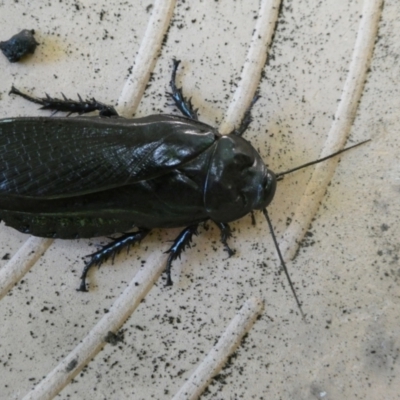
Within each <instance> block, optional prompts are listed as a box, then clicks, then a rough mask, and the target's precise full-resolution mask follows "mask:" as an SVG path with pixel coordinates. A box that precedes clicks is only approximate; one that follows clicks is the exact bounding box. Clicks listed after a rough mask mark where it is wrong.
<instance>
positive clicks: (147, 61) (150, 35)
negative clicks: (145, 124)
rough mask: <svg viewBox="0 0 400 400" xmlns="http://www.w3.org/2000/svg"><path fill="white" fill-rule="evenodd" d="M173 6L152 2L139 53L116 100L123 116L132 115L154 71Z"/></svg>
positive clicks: (160, 0) (172, 2)
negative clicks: (151, 9) (151, 10)
mask: <svg viewBox="0 0 400 400" xmlns="http://www.w3.org/2000/svg"><path fill="white" fill-rule="evenodd" d="M174 6H175V0H156V1H155V2H154V6H153V12H152V14H151V17H150V20H149V24H148V26H147V29H146V32H145V34H144V37H143V39H142V42H141V45H140V48H139V52H138V54H137V56H136V57H135V61H134V63H133V68H132V72H131V74H130V75H129V76H128V78H127V80H126V82H125V85H124V87H123V89H122V93H121V95H120V96H119V99H118V104H119V106H120V107H122V115H123V116H130V115H132V113H133V112H134V111H135V110H136V109H137V107H138V105H139V102H140V99H141V98H142V96H143V93H144V90H145V88H146V85H147V82H148V80H149V78H150V74H151V72H152V71H153V69H154V65H155V63H156V59H157V57H158V54H159V51H160V49H161V45H162V41H163V38H164V35H165V33H166V31H167V29H168V26H169V23H170V20H171V17H172V12H173V10H174ZM124 111H125V112H124Z"/></svg>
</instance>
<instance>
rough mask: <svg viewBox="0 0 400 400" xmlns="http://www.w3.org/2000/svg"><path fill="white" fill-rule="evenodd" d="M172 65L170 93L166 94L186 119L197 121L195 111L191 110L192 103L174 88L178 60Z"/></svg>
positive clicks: (179, 90) (180, 91)
mask: <svg viewBox="0 0 400 400" xmlns="http://www.w3.org/2000/svg"><path fill="white" fill-rule="evenodd" d="M172 62H173V63H174V65H173V68H172V76H171V81H170V83H169V85H170V86H171V90H172V93H167V94H168V95H169V96H170V97H171V98H172V100H174V102H175V105H176V106H177V107H178V109H179V111H180V112H181V113H182V114H183V115H184V116H185V117H188V118H191V119H194V120H196V121H197V120H198V119H199V118H198V116H197V109H196V110H195V109H193V105H192V101H191V99H186V98H185V97H184V96H183V93H182V88H178V87H177V86H176V71H177V69H178V66H179V64H180V62H181V61H180V60H176V59H175V58H174V59H173V60H172Z"/></svg>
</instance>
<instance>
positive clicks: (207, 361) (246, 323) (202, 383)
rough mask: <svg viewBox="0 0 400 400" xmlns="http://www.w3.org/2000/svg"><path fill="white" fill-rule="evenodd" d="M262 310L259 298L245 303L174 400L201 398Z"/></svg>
mask: <svg viewBox="0 0 400 400" xmlns="http://www.w3.org/2000/svg"><path fill="white" fill-rule="evenodd" d="M262 310H263V302H262V300H261V299H258V298H254V297H253V298H250V299H248V300H247V301H246V302H245V303H244V304H243V306H242V308H241V309H240V310H239V312H238V313H237V314H236V315H235V317H234V318H233V319H232V321H231V323H230V324H229V325H228V327H227V328H226V329H225V332H224V333H223V334H222V336H221V337H220V339H219V340H218V342H217V344H216V345H215V346H214V347H213V348H212V349H211V350H210V352H209V353H208V354H207V356H206V357H205V358H204V359H203V361H202V362H201V363H200V365H199V366H198V367H197V368H196V370H195V371H194V372H193V374H192V375H191V376H190V378H189V379H188V380H187V381H186V382H185V384H184V385H183V386H182V387H181V389H180V390H179V392H178V393H177V394H176V395H175V396H174V397H173V400H195V399H197V398H199V396H200V395H201V393H202V392H203V391H204V389H205V388H206V387H207V386H208V385H209V383H210V381H211V379H212V378H213V377H214V376H215V375H217V373H218V372H219V371H220V370H221V368H222V367H223V366H224V364H225V363H226V361H227V359H228V357H229V356H230V355H231V354H232V353H233V352H234V351H235V349H236V348H237V347H238V345H239V343H240V340H241V339H242V337H243V336H244V334H245V333H246V332H248V331H249V330H250V329H251V327H252V326H253V324H254V322H255V320H256V318H257V316H258V315H259V314H260V313H261V311H262Z"/></svg>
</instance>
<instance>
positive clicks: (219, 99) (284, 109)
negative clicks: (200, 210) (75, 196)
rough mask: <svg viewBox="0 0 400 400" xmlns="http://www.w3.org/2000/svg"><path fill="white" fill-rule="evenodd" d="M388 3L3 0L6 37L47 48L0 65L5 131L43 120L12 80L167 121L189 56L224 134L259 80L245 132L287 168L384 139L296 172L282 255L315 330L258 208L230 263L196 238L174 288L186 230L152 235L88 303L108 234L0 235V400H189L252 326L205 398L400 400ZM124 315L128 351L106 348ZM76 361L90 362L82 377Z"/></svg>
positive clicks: (394, 71)
mask: <svg viewBox="0 0 400 400" xmlns="http://www.w3.org/2000/svg"><path fill="white" fill-rule="evenodd" d="M192 3H193V4H192ZM349 3H350V4H349ZM381 6H382V4H381V1H379V0H357V1H352V2H347V1H344V0H341V1H333V0H329V1H325V2H320V3H317V2H314V1H307V0H304V1H301V2H300V1H283V2H282V4H280V2H279V1H273V0H268V1H267V0H265V1H259V0H258V1H253V0H251V1H246V2H244V1H243V2H227V1H210V0H207V1H202V2H187V1H186V2H183V1H179V0H178V1H176V2H175V1H161V0H159V1H155V2H151V1H136V2H131V4H130V3H128V2H122V1H121V2H118V1H97V2H89V1H75V2H73V1H62V2H52V3H50V2H49V3H40V4H39V3H33V2H28V1H19V2H18V3H15V2H13V3H11V2H6V1H0V27H1V28H0V40H6V39H8V38H9V37H10V36H12V35H13V34H14V33H16V32H18V31H19V30H21V29H24V28H27V29H35V30H36V32H37V33H36V38H37V40H38V41H39V42H40V43H41V45H40V46H39V47H38V49H37V52H36V53H35V55H34V56H33V57H30V58H29V59H27V60H26V61H25V62H23V63H21V64H9V63H8V61H7V60H6V59H5V58H4V57H0V68H1V71H2V79H1V80H0V117H1V118H4V117H9V116H22V115H49V114H48V113H46V112H42V111H38V110H37V106H36V105H34V104H29V103H26V102H24V101H23V100H22V99H17V98H13V97H11V96H8V95H7V93H8V91H9V89H10V87H11V84H15V86H17V87H18V88H20V89H21V90H26V91H29V92H31V93H33V94H35V95H38V96H42V95H44V93H45V92H47V93H49V94H51V95H59V94H60V93H61V92H63V93H65V94H66V95H67V96H68V97H73V98H74V97H75V96H76V93H78V92H79V93H80V94H81V95H82V96H95V97H96V98H97V99H99V100H100V101H103V102H108V103H112V104H114V105H116V106H117V108H118V110H119V111H120V113H121V114H123V115H124V116H127V117H129V116H131V115H132V114H133V113H135V115H136V116H143V115H147V114H150V113H161V112H166V113H169V112H173V107H171V105H170V104H169V101H168V100H167V99H166V97H165V91H166V90H168V82H169V79H170V70H171V59H172V58H173V57H176V58H179V59H181V60H182V68H181V69H180V70H179V73H178V81H179V82H180V83H181V84H182V85H183V86H184V91H185V93H186V94H187V95H188V96H192V100H193V102H194V104H195V106H196V107H199V113H200V118H201V119H202V121H204V122H207V123H209V124H211V125H215V126H221V131H224V132H225V131H229V127H230V126H233V125H234V124H235V123H237V121H238V120H239V119H240V115H241V113H242V112H243V111H244V109H245V108H246V106H247V104H248V102H249V101H250V99H251V98H252V96H253V94H254V91H255V90H256V88H257V87H258V90H259V92H260V95H261V96H262V98H261V99H260V100H259V101H258V103H257V104H256V106H255V107H254V111H253V115H254V122H253V124H252V125H251V128H250V129H249V131H248V132H247V133H246V138H248V139H249V140H250V141H251V142H252V143H253V145H254V146H255V147H256V148H257V149H258V150H259V151H260V154H261V155H262V156H263V158H264V160H266V162H267V163H268V165H269V166H270V168H271V169H273V170H274V171H281V170H285V169H288V168H291V167H293V166H296V165H298V164H301V163H304V162H307V161H310V160H313V159H315V158H317V157H318V156H319V155H320V154H321V153H324V154H327V153H329V151H333V150H335V149H336V147H335V146H340V145H342V144H343V143H344V140H345V137H346V135H349V137H350V139H349V142H348V143H355V142H358V141H361V140H364V139H367V138H371V139H372V141H371V142H370V143H368V144H366V145H364V146H362V147H360V148H358V149H355V150H354V151H351V152H349V153H346V154H345V155H343V156H342V157H341V160H340V163H339V164H337V165H336V163H335V162H333V163H329V164H327V165H325V166H323V168H321V169H318V170H317V172H315V173H314V175H313V171H314V170H313V169H312V168H310V169H308V170H305V171H302V172H299V173H296V174H293V175H292V176H288V177H286V178H285V180H284V181H283V182H280V183H279V186H278V191H277V195H276V197H275V199H274V202H273V203H272V204H271V206H270V207H269V212H270V215H271V217H272V220H273V224H274V226H275V229H276V232H277V235H278V240H279V241H280V243H281V246H282V249H283V250H285V252H286V254H287V256H288V260H289V256H290V253H295V252H296V251H297V249H298V247H297V246H296V241H300V240H301V239H302V235H303V232H307V233H306V236H305V239H304V240H303V241H302V242H301V245H300V248H299V249H298V251H297V255H296V257H295V258H294V260H293V261H288V267H289V269H290V272H291V276H292V279H293V281H294V282H295V286H296V288H297V293H298V295H299V297H300V299H301V300H302V302H303V308H304V311H305V312H306V313H307V315H308V323H307V324H305V323H304V322H302V320H301V319H300V316H299V314H298V310H297V309H296V306H295V302H294V299H293V298H292V295H291V293H290V291H289V289H288V285H287V282H286V281H285V278H284V276H283V275H280V274H279V273H278V271H279V262H278V261H277V257H276V253H275V250H274V248H273V243H272V240H271V238H270V235H269V232H268V226H267V224H266V222H265V221H264V220H263V218H262V215H261V214H256V218H257V226H256V227H253V226H252V225H251V221H250V218H249V217H248V218H244V219H243V220H241V221H238V222H235V223H234V224H232V227H233V228H234V230H235V232H234V236H235V237H234V238H233V239H232V240H231V244H232V247H233V248H235V249H236V251H237V253H236V255H235V256H234V257H232V258H230V259H229V260H227V259H226V253H225V252H224V251H223V248H222V246H221V245H220V243H219V234H218V231H217V230H216V229H215V228H214V227H212V226H210V228H211V229H209V230H208V231H204V230H202V231H201V234H200V235H199V237H197V238H196V239H195V242H194V244H193V247H192V249H190V250H188V251H186V252H185V253H184V255H183V256H182V258H181V260H180V261H177V262H175V264H174V269H173V279H174V282H175V285H174V286H173V287H172V288H165V287H164V281H163V279H162V277H160V278H158V275H159V273H160V271H161V269H162V266H163V264H162V263H163V262H165V259H166V257H165V255H164V254H163V252H164V251H165V250H166V249H167V248H168V243H167V242H168V240H172V239H173V238H174V237H175V236H176V235H177V233H178V230H169V231H165V230H164V231H161V230H159V231H158V230H157V231H154V232H153V233H152V234H151V235H150V236H149V237H148V238H147V239H146V240H145V241H143V243H142V244H141V246H140V247H137V248H135V249H133V250H131V252H130V254H129V255H126V253H125V252H123V253H122V254H121V255H120V256H118V257H117V259H116V262H115V264H114V265H111V263H106V264H105V265H104V266H103V267H102V268H101V269H100V270H97V271H93V273H91V274H90V276H89V284H90V291H89V293H78V292H76V291H75V289H76V287H77V286H78V284H79V275H80V272H81V268H82V265H83V260H82V257H83V256H85V255H86V254H89V253H91V252H93V251H94V250H95V249H96V247H95V246H96V245H97V244H99V243H104V242H106V240H107V239H105V238H94V239H91V240H73V241H62V240H55V241H53V242H52V243H51V241H42V240H37V239H32V238H29V236H27V235H24V234H21V233H18V232H16V231H14V230H13V229H11V228H8V227H4V226H1V230H0V262H1V264H0V278H1V279H0V290H2V293H1V294H0V295H2V296H4V297H3V298H2V300H1V302H0V305H1V307H0V321H1V324H0V364H1V374H0V398H1V399H22V398H24V397H26V398H30V399H45V398H52V397H53V396H54V395H55V394H56V393H58V392H60V394H59V396H58V397H57V398H61V399H68V398H72V399H91V400H92V399H96V400H97V399H99V400H100V399H122V398H132V399H151V398H154V399H164V398H173V397H174V396H175V395H176V394H177V393H179V394H178V395H177V396H176V398H180V399H184V398H189V397H190V396H189V394H186V395H185V394H183V395H182V389H181V388H182V387H183V385H184V384H185V382H186V386H185V390H186V388H187V387H190V382H191V381H190V380H189V379H190V377H191V376H192V374H193V372H194V370H195V369H196V368H198V367H199V366H200V370H201V368H202V367H201V365H202V364H201V363H202V361H203V360H204V359H206V360H208V359H207V358H206V355H207V354H208V353H209V352H210V351H211V349H212V348H213V346H214V345H215V344H216V343H217V341H218V340H219V338H220V337H221V335H223V336H222V337H223V340H222V341H223V342H224V343H225V340H227V337H229V336H230V335H231V334H232V335H234V334H237V335H238V336H235V338H236V339H235V340H239V339H238V338H240V336H241V335H242V334H243V333H244V332H248V334H247V336H246V337H245V339H244V340H242V341H241V342H240V344H239V346H238V348H237V350H236V352H235V353H234V355H233V357H231V358H230V359H229V361H228V363H225V362H224V359H223V358H221V360H219V359H218V360H217V365H219V366H222V365H224V368H223V369H222V370H221V371H220V374H219V375H218V376H217V378H215V379H214V380H212V382H211V385H209V386H208V388H207V390H206V391H205V392H203V394H202V398H205V399H237V398H243V399H267V398H272V399H278V398H282V399H322V398H323V399H339V398H341V399H342V398H346V399H350V398H360V399H397V398H400V396H399V394H398V393H399V390H398V388H399V378H398V376H399V374H400V367H399V362H400V361H399V360H400V350H399V348H400V341H399V337H400V328H399V327H400V313H399V296H400V289H399V285H400V265H399V239H398V238H399V237H400V228H399V215H400V214H399V212H400V200H399V197H400V196H399V193H400V178H399V176H400V168H399V160H398V158H399V156H398V154H399V151H398V147H399V140H398V132H399V128H400V126H399V125H400V122H399V117H398V110H399V105H400V100H399V99H400V96H399V80H398V76H399V67H398V58H399V56H400V46H399V44H398V43H400V40H399V39H400V37H399V33H398V32H399V31H400V29H399V22H398V21H399V17H400V10H399V6H398V4H397V2H396V1H394V0H387V1H385V3H384V7H383V8H382V7H381ZM279 7H280V9H279ZM276 16H277V17H276ZM269 28H271V29H269ZM272 33H274V35H273V40H272V44H271V46H270V47H269V48H268V43H269V38H270V36H271V34H272ZM373 44H375V47H374V49H373V53H372V45H373ZM267 51H268V54H269V55H268V57H266V52H267ZM266 58H267V61H266V62H265V59H266ZM366 69H368V73H367V74H364V71H365V70H366ZM260 76H261V78H260ZM365 79H366V82H365V84H363V82H364V80H365ZM360 96H361V97H360ZM357 107H358V108H357ZM355 112H356V113H355ZM332 147H335V148H334V149H333V148H332ZM0 168H1V166H0ZM330 175H333V177H332V179H331V178H330ZM328 182H330V185H329V186H328V187H327V188H326V186H325V185H326V184H327V183H328ZM304 193H305V195H304ZM314 210H317V212H316V213H315V212H314ZM310 222H311V226H310ZM21 246H22V247H21ZM6 255H9V256H7V257H4V256H6ZM8 257H9V258H10V260H1V258H8ZM25 272H26V273H25ZM24 273H25V274H24ZM136 274H138V275H136ZM135 279H136V281H137V282H139V283H140V284H139V286H138V287H139V289H135V287H136V285H135V282H136V281H135ZM153 282H155V284H154V287H153V286H152V283H153ZM14 283H15V286H14V287H12V285H13V284H14ZM10 286H11V289H10V290H9V291H8V289H9V287H10ZM147 291H148V294H147V295H146V296H145V298H144V301H142V303H140V305H139V306H138V308H137V309H136V311H135V312H134V313H133V309H134V308H135V305H136V303H137V304H139V302H140V299H141V298H142V297H143V296H144V295H145V294H146V292H147ZM248 299H250V301H248ZM260 301H263V302H264V308H263V310H261V308H262V307H261V305H260ZM242 306H243V309H242V311H241V314H239V315H237V314H238V311H239V309H240V308H241V307H242ZM259 313H260V314H259ZM257 314H259V315H260V317H259V318H258V319H257V320H256V321H255V322H254V318H255V316H256V315H257ZM235 316H236V319H235ZM128 317H129V318H128ZM126 318H128V319H127V321H126V322H125V323H124V324H123V325H122V330H123V332H124V340H123V342H120V343H119V344H118V345H117V346H111V345H109V344H105V346H104V347H103V348H102V349H101V346H102V345H104V340H103V338H104V336H105V334H106V333H107V331H108V330H109V329H111V330H117V329H119V325H120V324H121V323H122V322H123V321H124V320H125V319H126ZM238 318H239V319H238ZM240 318H241V319H240ZM232 321H233V322H232ZM231 322H232V324H231ZM230 324H231V325H230ZM110 327H111V328H110ZM224 332H225V334H224ZM227 332H228V334H227ZM77 346H80V347H78V349H77ZM222 347H224V346H222ZM225 347H226V351H227V353H229V351H230V349H229V348H228V346H225ZM211 354H212V355H214V354H218V357H219V356H220V352H219V350H218V351H216V352H215V351H214V352H213V351H211ZM68 357H72V359H73V360H75V361H77V367H76V368H77V369H79V368H82V367H84V369H83V370H81V371H80V372H78V371H77V370H75V371H74V370H73V371H72V375H74V374H75V376H74V378H73V381H72V382H71V383H68V380H69V379H70V378H71V377H72V376H71V375H70V374H68V373H67V372H66V369H65V363H66V362H67V361H68V360H69V358H68ZM218 357H217V358H218ZM90 360H91V361H90ZM89 361H90V362H89ZM67 364H68V362H67ZM207 365H208V364H207ZM204 369H205V370H207V369H208V368H204V367H203V370H204ZM209 370H211V368H209ZM76 372H78V373H77V374H76ZM46 377H47V378H46ZM188 380H189V381H188ZM187 382H189V384H188V383H187ZM195 383H196V384H198V383H197V382H195ZM193 385H194V384H193ZM64 386H65V387H64ZM63 387H64V388H63ZM199 392H201V390H198V391H197V392H196V391H193V393H194V394H193V396H197V394H198V393H199ZM185 393H186V392H185ZM185 396H186V397H185ZM191 398H195V397H191Z"/></svg>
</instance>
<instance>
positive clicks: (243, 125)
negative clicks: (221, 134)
mask: <svg viewBox="0 0 400 400" xmlns="http://www.w3.org/2000/svg"><path fill="white" fill-rule="evenodd" d="M260 97H261V96H260V95H259V94H258V93H256V95H255V96H254V97H253V100H252V101H251V103H250V106H249V108H248V109H247V110H246V112H245V113H244V116H243V119H242V120H241V122H240V125H239V128H235V129H234V130H233V132H231V133H233V134H234V135H236V136H242V135H243V133H245V132H246V130H247V128H248V127H249V125H250V124H251V121H253V118H252V117H251V109H252V108H253V106H254V104H255V103H256V101H257V100H258V99H259V98H260Z"/></svg>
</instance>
